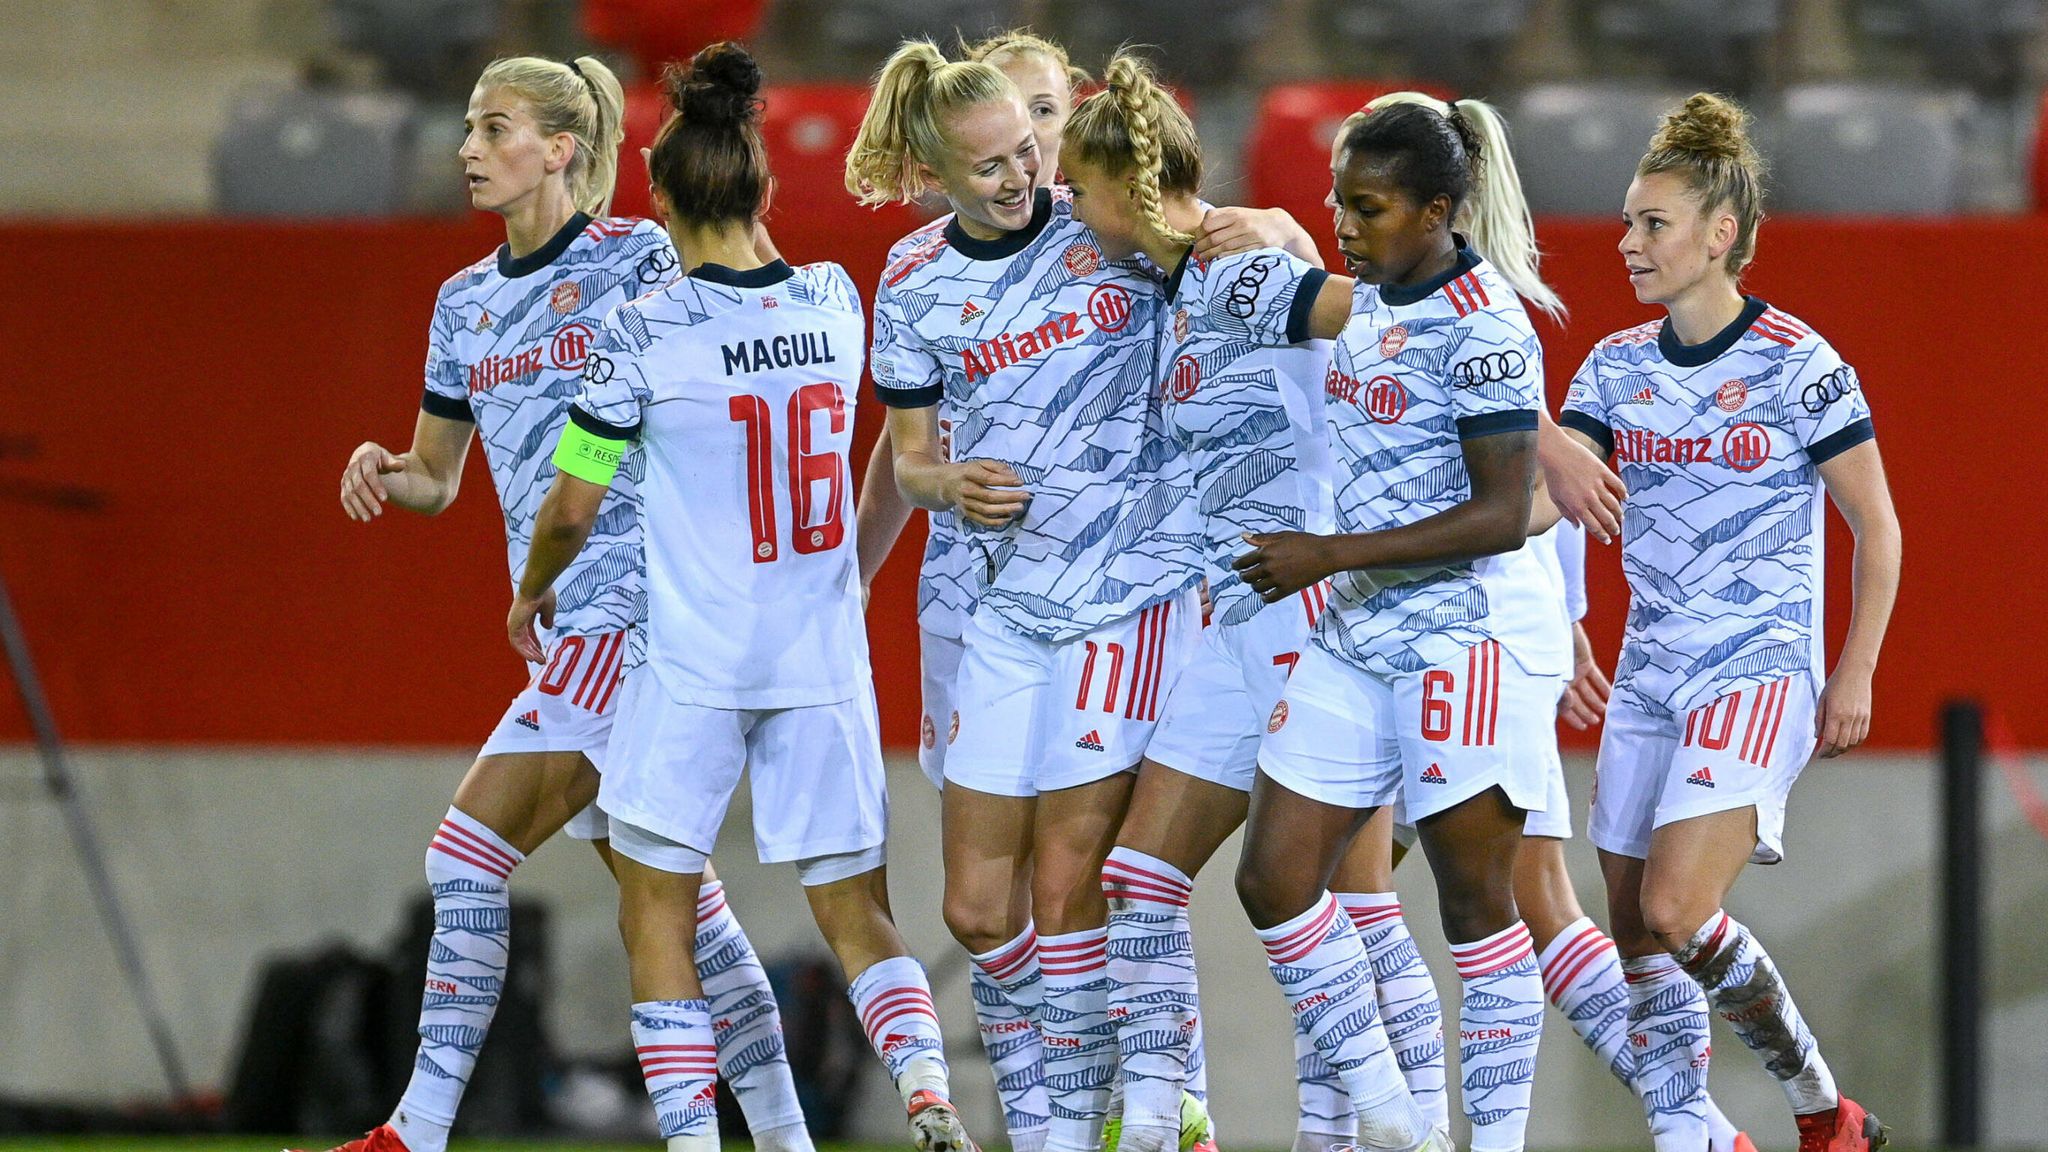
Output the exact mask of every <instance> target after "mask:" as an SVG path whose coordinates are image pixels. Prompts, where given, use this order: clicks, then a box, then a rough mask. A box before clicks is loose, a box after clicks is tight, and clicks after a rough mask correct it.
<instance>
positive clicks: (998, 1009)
mask: <svg viewBox="0 0 2048 1152" xmlns="http://www.w3.org/2000/svg"><path fill="white" fill-rule="evenodd" d="M969 959H971V960H973V961H974V965H973V967H972V969H971V979H970V990H971V991H972V992H973V994H974V1018H975V1022H976V1023H977V1024H979V1025H980V1027H981V1046H982V1048H983V1049H985V1050H986V1051H987V1052H988V1064H989V1070H990V1071H991V1072H993V1073H994V1074H995V1081H996V1095H997V1097H999V1098H1000V1099H1001V1100H1002V1102H1003V1127H1004V1128H1006V1129H1007V1130H1008V1131H1009V1133H1010V1147H1011V1149H1012V1152H1035V1149H1036V1148H1038V1147H1042V1146H1043V1145H1044V1143H1045V1126H1046V1125H1047V1124H1049V1123H1051V1121H1052V1112H1051V1106H1050V1105H1048V1104H1047V1103H1046V1097H1045V1064H1044V1053H1043V1052H1042V1050H1041V1047H1040V1044H1039V1035H1038V1025H1036V1024H1034V1023H1032V1022H1031V1017H1030V1014H1029V1012H1028V1011H1027V1010H1026V1009H1025V1008H1024V1007H1022V1006H1021V1005H1023V1004H1028V1005H1030V1007H1031V1010H1032V1011H1035V1010H1037V1009H1038V1007H1039V1005H1040V1002H1041V1000H1042V998H1043V992H1044V984H1043V982H1042V981H1041V979H1040V977H1039V974H1038V931H1037V929H1035V928H1032V927H1030V926H1026V927H1025V929H1024V931H1022V932H1020V933H1018V934H1017V937H1016V939H1014V940H1011V941H1009V942H1007V943H1005V944H1003V945H1001V946H1000V947H997V948H995V949H992V950H990V951H988V952H984V953H982V954H980V955H978V956H970V957H969ZM1005 981H1008V983H1007V984H1005Z"/></svg>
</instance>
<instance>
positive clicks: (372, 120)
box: [213, 91, 412, 216]
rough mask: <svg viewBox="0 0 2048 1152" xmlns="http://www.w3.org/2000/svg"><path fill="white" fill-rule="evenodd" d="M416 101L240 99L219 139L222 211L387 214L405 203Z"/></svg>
mask: <svg viewBox="0 0 2048 1152" xmlns="http://www.w3.org/2000/svg"><path fill="white" fill-rule="evenodd" d="M411 124H412V102H411V101H410V100H408V99H407V98H405V97H403V96H396V95H391V94H388V93H370V92H309V91H291V92H276V93H267V94H263V95H256V96H248V97H243V98H240V99H238V100H236V102H235V107H234V109H233V111H232V112H231V113H230V116H229V121H228V126H227V127H226V128H225V129H224V130H223V131H222V132H221V136H220V139H219V141H217V142H216V143H215V145H214V154H213V180H214V190H215V200H216V204H215V206H216V208H217V209H218V210H219V211H221V212H225V213H229V214H231V215H252V216H386V215H390V214H392V213H395V212H398V211H399V210H400V209H401V208H402V207H403V197H404V191H405V182H406V181H405V173H406V168H407V163H408V157H409V145H410V139H411Z"/></svg>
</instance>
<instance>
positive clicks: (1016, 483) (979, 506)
mask: <svg viewBox="0 0 2048 1152" xmlns="http://www.w3.org/2000/svg"><path fill="white" fill-rule="evenodd" d="M944 494H945V497H946V503H948V504H951V505H952V506H953V507H954V508H955V509H957V510H958V511H959V513H960V515H962V516H965V517H966V518H967V519H969V520H972V521H973V522H974V523H976V524H980V525H982V526H983V527H985V528H1002V527H1005V526H1007V525H1008V524H1009V523H1010V522H1011V521H1012V520H1014V519H1016V518H1017V517H1020V516H1022V515H1024V506H1025V505H1027V504H1029V503H1031V493H1029V492H1026V491H1025V490H1024V481H1023V480H1022V479H1020V478H1019V477H1018V476H1017V474H1016V473H1015V472H1012V471H1010V466H1009V465H1008V464H1004V463H1002V462H1001V461H999V460H969V461H967V462H966V463H963V464H956V465H954V466H953V467H952V470H951V474H950V475H949V476H948V477H947V478H946V484H945V488H944Z"/></svg>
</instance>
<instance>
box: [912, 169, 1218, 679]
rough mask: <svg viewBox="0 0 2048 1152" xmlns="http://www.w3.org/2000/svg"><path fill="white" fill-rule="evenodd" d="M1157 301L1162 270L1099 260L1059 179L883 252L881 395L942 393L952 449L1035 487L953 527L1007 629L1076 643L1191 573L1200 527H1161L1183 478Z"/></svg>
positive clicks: (939, 399) (1178, 586) (915, 402)
mask: <svg viewBox="0 0 2048 1152" xmlns="http://www.w3.org/2000/svg"><path fill="white" fill-rule="evenodd" d="M1158 306H1159V293H1158V286H1157V283H1156V282H1155V281H1153V280H1151V279H1149V278H1148V277H1146V276H1145V275H1144V274H1143V273H1142V272H1141V271H1140V270H1139V269H1138V268H1137V267H1136V266H1135V265H1134V264H1128V263H1114V264H1113V263H1109V262H1107V261H1105V260H1104V259H1103V257H1102V252H1101V250H1100V249H1099V248H1098V247H1096V244H1095V240H1094V237H1093V235H1092V234H1091V233H1089V231H1088V230H1087V228H1085V227H1084V226H1082V224H1081V223H1080V222H1079V221H1077V220H1075V219H1074V217H1073V212H1072V209H1071V206H1070V203H1069V199H1068V197H1067V195H1066V193H1065V192H1064V191H1063V190H1062V191H1058V192H1043V191H1042V192H1040V193H1039V196H1038V208H1037V212H1036V213H1035V214H1034V216H1033V217H1032V222H1031V224H1030V225H1029V226H1028V227H1026V228H1024V229H1022V230H1020V231H1018V232H1014V233H1011V234H1009V235H1008V236H1005V237H1003V238H1002V239H1000V240H976V239H974V238H973V237H971V236H969V235H967V233H966V232H965V231H964V230H962V229H961V228H960V227H959V226H958V224H957V222H955V221H953V220H951V219H950V218H949V219H947V220H943V221H940V222H939V223H938V224H937V225H934V226H932V227H929V228H924V229H920V230H918V231H917V232H913V233H911V234H910V235H909V236H906V237H904V238H903V239H902V240H901V241H899V242H898V243H897V244H896V246H895V247H894V248H892V249H891V250H890V253H889V265H888V268H887V269H886V270H885V271H884V272H883V274H882V284H881V288H880V290H879V292H878V293H877V296H876V300H875V332H874V357H873V371H874V378H875V391H876V394H877V395H878V396H879V397H880V398H881V400H882V402H883V403H885V404H888V405H890V406H891V407H897V408H920V407H929V406H931V405H935V404H936V405H941V413H940V414H941V415H942V416H945V415H946V413H947V412H948V411H950V412H951V417H950V419H951V420H952V444H951V453H952V457H953V458H954V459H955V460H972V459H988V460H997V461H1001V462H1002V463H1004V464H1007V465H1009V466H1010V468H1011V469H1013V470H1014V471H1015V472H1016V473H1017V475H1018V476H1019V477H1021V478H1022V479H1023V481H1024V485H1025V488H1026V489H1027V490H1028V491H1029V492H1030V493H1031V502H1030V505H1029V506H1028V507H1027V509H1026V510H1025V513H1024V515H1023V516H1022V517H1021V518H1020V520H1021V523H1012V524H1010V525H1008V526H1007V527H1005V528H1002V529H989V528H982V527H979V526H977V525H973V524H969V523H965V522H961V523H958V524H957V525H956V527H957V530H958V536H957V539H958V540H959V541H961V542H962V543H963V544H964V545H965V556H966V557H967V558H968V560H969V564H970V567H969V571H968V574H969V576H970V577H972V579H973V581H974V583H975V584H976V585H978V587H979V589H980V597H981V600H982V601H983V602H984V603H986V605H987V606H988V608H989V610H990V611H992V612H994V613H995V614H996V615H997V616H998V617H999V618H1000V619H1001V620H1002V621H1003V622H1004V624H1005V625H1007V626H1008V627H1009V628H1011V629H1012V630H1014V631H1017V632H1020V633H1022V634H1024V635H1027V636H1032V637H1035V638H1037V639H1041V640H1048V641H1058V640H1065V639H1071V638H1073V637H1075V636H1079V635H1082V634H1083V633H1086V632H1088V631H1090V630H1091V629H1094V628H1096V627H1098V626H1100V625H1103V624H1106V623H1109V622H1111V621H1115V620H1120V619H1123V618H1125V617H1127V616H1131V615H1134V614H1136V613H1137V612H1138V611H1139V610H1141V609H1143V608H1145V607H1146V606H1147V605H1150V604H1154V603H1157V602H1159V601H1160V600H1163V599H1165V598H1166V597H1168V596H1171V595H1173V594H1174V593H1176V592H1179V591H1181V590H1182V589H1185V588H1187V587H1189V586H1191V585H1192V584H1194V582H1195V580H1196V576H1197V573H1196V567H1197V565H1198V564H1199V562H1200V547H1201V541H1200V538H1199V537H1200V533H1199V532H1195V531H1175V530H1173V529H1174V528H1175V527H1176V526H1175V525H1172V524H1169V519H1170V517H1171V516H1172V515H1173V514H1174V512H1175V511H1176V509H1177V508H1178V507H1179V506H1180V504H1181V502H1182V501H1183V500H1184V498H1185V497H1186V494H1187V492H1188V489H1189V487H1190V485H1191V482H1192V481H1191V477H1190V469H1189V467H1188V465H1187V462H1186V460H1185V459H1183V458H1182V457H1181V455H1180V453H1179V452H1178V451H1176V450H1175V449H1174V447H1173V445H1172V443H1171V442H1170V441H1169V440H1167V439H1166V438H1165V436H1164V435H1163V433H1162V430H1161V429H1160V426H1159V409H1158V401H1157V389H1156V388H1155V387H1154V386H1153V381H1152V367H1153V366H1152V343H1151V340H1152V323H1153V316H1154V314H1155V313H1156V311H1157V309H1158ZM941 594H942V593H941V592H939V591H938V590H934V592H933V596H935V597H936V596H938V595H941ZM921 599H922V598H921ZM963 599H968V598H963Z"/></svg>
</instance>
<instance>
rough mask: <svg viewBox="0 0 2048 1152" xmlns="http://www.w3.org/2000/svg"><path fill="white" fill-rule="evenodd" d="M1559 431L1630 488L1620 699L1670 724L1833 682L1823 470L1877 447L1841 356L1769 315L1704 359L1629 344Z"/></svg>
mask: <svg viewBox="0 0 2048 1152" xmlns="http://www.w3.org/2000/svg"><path fill="white" fill-rule="evenodd" d="M1561 422H1562V423H1563V424H1564V425H1565V426H1566V427H1568V428H1575V429H1578V430H1579V431H1581V432H1584V433H1586V434H1587V435H1589V436H1591V437H1593V438H1594V439H1595V440H1596V441H1598V442H1599V443H1601V444H1602V445H1604V446H1607V447H1609V448H1610V449H1611V451H1612V454H1613V456H1614V460H1615V464H1616V466H1617V468H1618V470H1619V471H1620V473H1621V478H1622V480H1623V481H1625V482H1626V483H1627V484H1628V492H1629V497H1628V505H1627V507H1626V508H1625V509H1624V510H1623V512H1622V550H1621V563H1622V569H1623V571H1624V572H1626V573H1627V575H1628V585H1629V613H1628V626H1627V629H1626V631H1625V632H1624V634H1623V636H1622V647H1621V659H1620V661H1619V662H1618V663H1617V665H1616V668H1615V675H1614V686H1615V689H1616V691H1619V692H1626V693H1628V694H1629V695H1630V696H1631V697H1633V698H1634V699H1635V700H1636V701H1637V702H1639V703H1640V704H1641V705H1642V706H1644V707H1645V708H1646V709H1649V710H1651V711H1652V713H1653V714H1658V715H1667V714H1677V713H1683V712H1687V711H1689V710H1691V709H1692V708H1694V707H1697V706H1699V705H1701V704H1704V703H1706V702H1708V701H1710V700H1714V699H1717V698H1719V697H1721V696H1725V695H1728V694H1730V693H1734V692H1740V691H1743V690H1745V689H1748V688H1753V687H1757V686H1759V685H1763V684H1769V683H1771V682H1773V681H1776V680H1779V679H1782V678H1784V677H1785V676H1788V675H1791V674H1794V673H1812V674H1814V675H1816V676H1818V675H1819V674H1820V673H1821V672H1822V669H1823V666H1824V661H1823V659H1822V653H1821V639H1822V635H1821V605H1822V600H1823V597H1822V587H1821V581H1822V578H1823V574H1824V568H1823V566H1822V558H1821V540H1822V536H1823V533H1822V517H1823V515H1824V512H1825V502H1824V501H1822V499H1821V486H1820V471H1819V468H1820V465H1821V464H1823V463H1825V462H1826V461H1828V460H1830V459H1832V458H1833V457H1835V456H1837V455H1839V454H1840V453H1842V452H1845V451H1847V450H1848V449H1850V448H1853V447H1855V446H1856V445H1858V444H1861V443H1863V442H1864V441H1865V440H1869V439H1872V438H1873V437H1874V436H1875V432H1874V431H1873V430H1872V427H1871V422H1870V406H1869V405H1868V404H1867V403H1865V401H1864V398H1863V389H1862V387H1861V386H1860V385H1859V383H1858V382H1857V379H1856V370H1855V369H1853V368H1851V367H1849V366H1848V365H1847V364H1844V363H1843V362H1842V358H1841V357H1840V356H1838V355H1836V354H1835V350H1834V349H1833V348H1832V347H1830V346H1829V345H1828V342H1827V341H1825V340H1823V339H1821V338H1820V337H1819V336H1817V335H1815V334H1814V333H1813V331H1812V330H1811V329H1809V328H1808V327H1807V326H1806V325H1804V324H1802V323H1800V322H1799V321H1798V320H1796V319H1794V318H1792V317H1791V316H1788V315H1786V314H1785V313H1783V312H1780V311H1778V310H1776V309H1774V308H1772V307H1770V306H1769V305H1768V304H1766V303H1764V302H1763V301H1761V300H1758V299H1755V298H1754V297H1752V298H1750V299H1749V301H1748V302H1747V303H1746V305H1745V306H1744V308H1743V310H1742V314H1741V315H1740V316H1739V317H1737V318H1736V320H1735V322H1734V323H1732V324H1730V325H1729V326H1728V327H1727V328H1725V329H1723V330H1722V331H1721V332H1720V333H1719V334H1717V335H1716V336H1714V337H1713V339H1711V340H1708V341H1707V342H1706V343H1704V344H1698V345H1693V346H1690V347H1688V346H1686V345H1683V344H1680V343H1679V342H1678V338H1677V337H1676V336H1674V335H1673V334H1672V333H1671V330H1670V325H1669V323H1668V322H1666V323H1663V324H1656V323H1652V324H1644V325H1641V326H1639V327H1636V328H1630V329H1628V330H1626V331H1623V332H1619V333H1616V334H1615V335H1613V336H1610V337H1608V338H1607V339H1606V340H1603V341H1601V342H1600V344H1599V345H1597V346H1596V347H1594V349H1593V351H1592V352H1591V353H1590V354H1589V355H1588V356H1587V357H1586V362H1585V364H1584V365H1582V366H1581V367H1580V368H1579V372H1578V375H1577V376H1575V377H1573V378H1572V387H1571V392H1570V393H1569V395H1568V396H1567V397H1566V399H1565V410H1564V414H1563V417H1562V419H1561Z"/></svg>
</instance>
